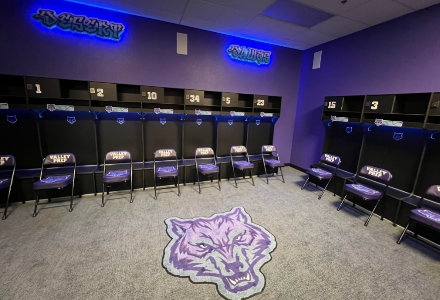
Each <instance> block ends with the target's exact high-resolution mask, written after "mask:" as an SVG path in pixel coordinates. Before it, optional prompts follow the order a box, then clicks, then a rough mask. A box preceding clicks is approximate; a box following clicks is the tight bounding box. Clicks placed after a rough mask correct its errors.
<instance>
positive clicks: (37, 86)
mask: <svg viewBox="0 0 440 300" xmlns="http://www.w3.org/2000/svg"><path fill="white" fill-rule="evenodd" d="M35 89H36V91H35V93H36V94H41V93H42V91H41V86H40V84H39V83H36V84H35Z"/></svg>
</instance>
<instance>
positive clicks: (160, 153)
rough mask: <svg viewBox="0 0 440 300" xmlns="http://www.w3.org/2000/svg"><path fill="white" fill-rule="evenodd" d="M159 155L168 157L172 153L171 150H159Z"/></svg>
mask: <svg viewBox="0 0 440 300" xmlns="http://www.w3.org/2000/svg"><path fill="white" fill-rule="evenodd" d="M159 155H160V156H162V157H168V156H171V155H173V153H172V151H171V150H159Z"/></svg>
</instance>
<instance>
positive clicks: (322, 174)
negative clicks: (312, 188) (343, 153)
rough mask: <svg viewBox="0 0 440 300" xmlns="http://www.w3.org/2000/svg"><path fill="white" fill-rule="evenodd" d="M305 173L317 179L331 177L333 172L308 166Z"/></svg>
mask: <svg viewBox="0 0 440 300" xmlns="http://www.w3.org/2000/svg"><path fill="white" fill-rule="evenodd" d="M307 173H308V174H310V175H312V176H314V177H316V178H318V179H319V180H323V179H330V178H332V177H333V173H330V172H329V171H326V170H324V169H321V168H310V169H308V170H307Z"/></svg>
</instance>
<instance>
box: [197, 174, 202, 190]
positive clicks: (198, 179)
mask: <svg viewBox="0 0 440 300" xmlns="http://www.w3.org/2000/svg"><path fill="white" fill-rule="evenodd" d="M196 173H197V183H198V184H199V194H201V193H202V190H201V188H200V178H199V172H198V171H196Z"/></svg>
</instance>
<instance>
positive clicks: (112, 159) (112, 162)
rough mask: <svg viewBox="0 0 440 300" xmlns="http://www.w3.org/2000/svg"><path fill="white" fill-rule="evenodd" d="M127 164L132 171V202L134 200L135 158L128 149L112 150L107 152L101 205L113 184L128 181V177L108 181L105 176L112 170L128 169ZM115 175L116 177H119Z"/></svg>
mask: <svg viewBox="0 0 440 300" xmlns="http://www.w3.org/2000/svg"><path fill="white" fill-rule="evenodd" d="M127 164H129V165H128V167H129V172H130V203H132V202H133V159H132V157H131V153H130V152H129V151H126V150H119V151H110V152H107V153H106V155H105V158H104V169H103V176H102V177H103V180H102V197H101V202H102V203H101V206H102V207H104V205H105V201H104V198H105V197H104V194H105V193H107V195H109V192H110V187H111V186H112V185H113V184H120V183H126V182H127V181H126V179H125V177H124V178H120V179H118V180H116V181H115V180H113V181H111V182H106V181H105V179H104V177H105V176H108V175H110V174H111V172H115V171H121V170H127ZM117 177H118V176H115V177H114V178H117Z"/></svg>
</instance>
